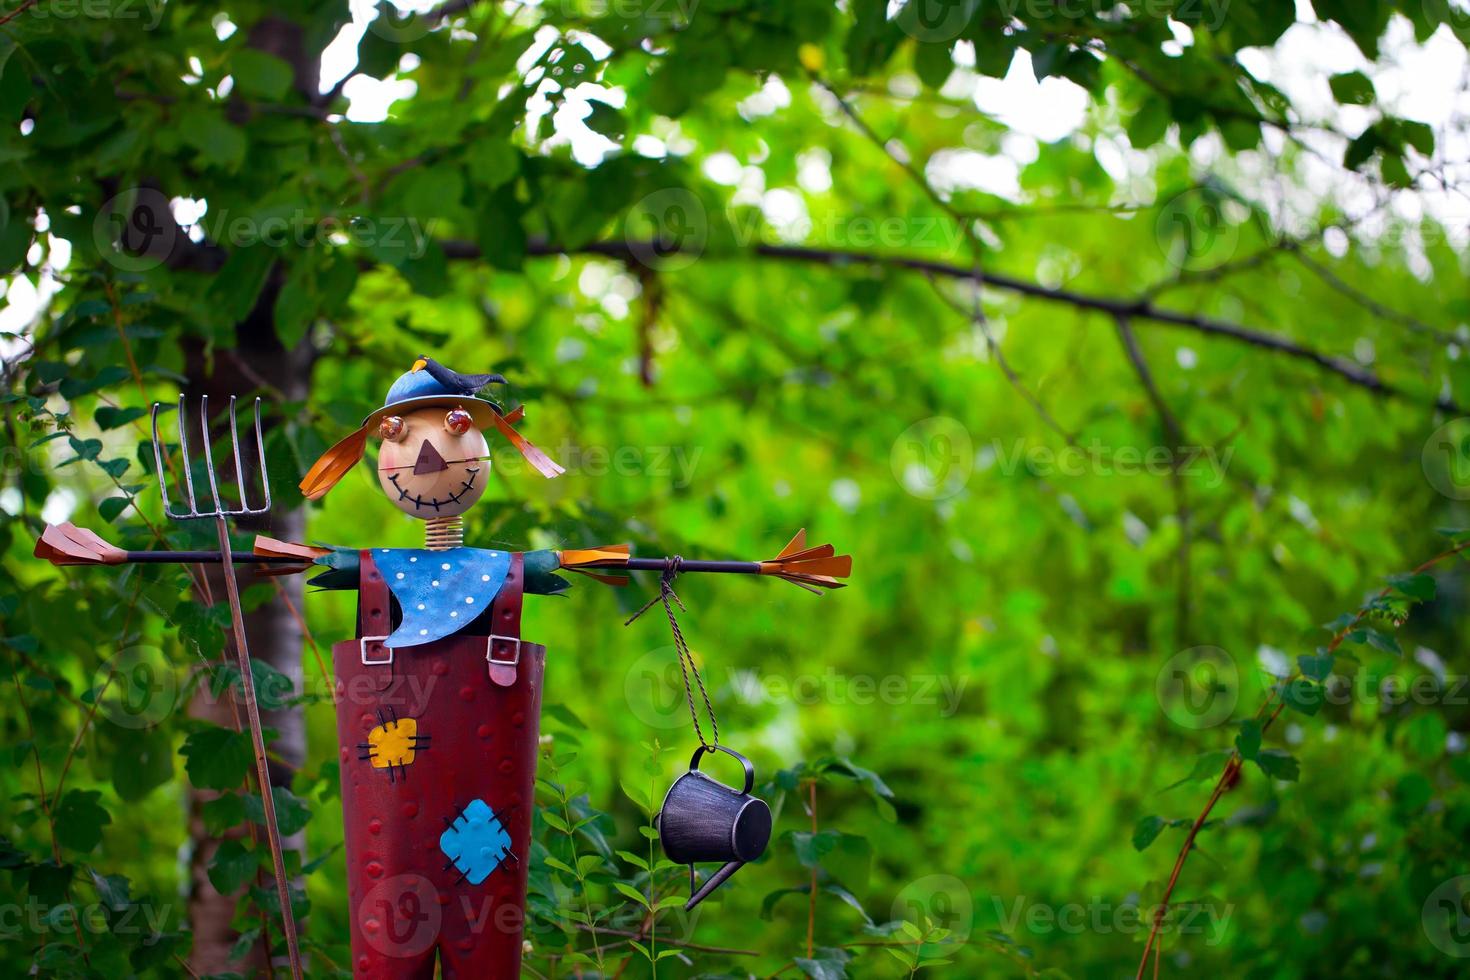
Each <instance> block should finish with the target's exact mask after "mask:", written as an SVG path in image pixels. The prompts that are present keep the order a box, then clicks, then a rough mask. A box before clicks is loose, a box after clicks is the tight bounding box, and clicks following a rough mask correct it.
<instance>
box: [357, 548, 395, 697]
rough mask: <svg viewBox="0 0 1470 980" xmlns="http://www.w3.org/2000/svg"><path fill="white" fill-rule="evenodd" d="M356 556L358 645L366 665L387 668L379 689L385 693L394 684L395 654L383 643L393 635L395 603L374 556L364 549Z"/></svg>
mask: <svg viewBox="0 0 1470 980" xmlns="http://www.w3.org/2000/svg"><path fill="white" fill-rule="evenodd" d="M357 554H358V574H359V578H358V587H357V635H358V638H359V639H358V641H357V642H358V646H359V647H360V648H361V650H362V662H363V665H364V666H368V667H386V668H387V670H386V671H383V672H382V674H383V676H382V677H380V678H378V679H379V680H380V682H381V683H380V684H379V685H378V686H379V689H380V690H386V689H387V685H389V684H391V683H392V681H393V651H392V649H391V648H389V647H388V646H386V645H384V643H383V641H384V640H385V639H387V638H388V634H390V633H392V632H393V601H392V598H391V597H390V596H389V593H388V583H387V582H385V581H383V573H382V572H380V571H378V565H377V563H376V562H374V561H373V553H372V552H371V551H368V550H366V549H364V550H363V551H359V552H358V553H357ZM373 673H374V674H377V673H379V672H378V671H374V672H373Z"/></svg>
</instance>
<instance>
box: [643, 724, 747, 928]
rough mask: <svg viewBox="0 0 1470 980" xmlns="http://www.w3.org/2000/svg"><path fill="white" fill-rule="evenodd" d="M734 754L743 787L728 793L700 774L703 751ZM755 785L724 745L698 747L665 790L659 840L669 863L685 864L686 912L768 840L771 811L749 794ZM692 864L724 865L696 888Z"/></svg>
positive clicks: (722, 787)
mask: <svg viewBox="0 0 1470 980" xmlns="http://www.w3.org/2000/svg"><path fill="white" fill-rule="evenodd" d="M717 749H718V750H719V751H721V752H724V753H726V754H727V755H731V756H734V757H735V758H737V759H739V760H740V764H741V765H742V766H744V767H745V788H744V789H740V790H737V789H733V788H731V787H729V786H726V785H725V784H724V783H722V782H720V781H719V780H716V779H714V778H712V777H710V776H707V775H705V774H704V773H702V772H700V771H699V761H700V759H701V758H702V757H703V756H704V754H705V753H707V752H709V753H712V752H714V751H715V750H717ZM754 786H755V766H753V765H751V764H750V760H749V759H747V758H746V757H745V756H743V755H741V754H740V753H739V752H736V751H735V750H734V749H731V748H727V747H726V746H723V745H701V746H700V747H699V748H697V749H695V750H694V758H692V759H690V760H689V771H688V772H686V773H685V774H684V775H682V776H680V777H679V778H678V779H676V780H674V785H672V786H670V787H669V792H668V793H667V794H666V795H665V796H664V805H663V809H662V810H661V811H660V812H659V815H658V838H659V842H660V843H661V844H663V848H664V853H665V854H666V855H668V858H669V860H670V861H674V862H676V863H678V864H687V865H689V892H690V894H689V901H688V902H687V903H685V905H684V910H685V911H686V912H687V911H689V910H690V909H692V908H694V906H696V905H698V904H699V903H700V902H702V901H704V900H705V899H706V898H708V897H709V894H710V892H712V891H714V890H715V889H716V888H718V887H720V886H721V885H723V884H724V883H725V882H726V881H728V880H729V879H730V876H731V875H733V874H734V873H735V872H737V871H739V870H740V869H741V868H742V867H744V865H745V863H746V862H747V861H754V860H755V859H756V858H758V857H760V856H761V855H762V854H764V853H765V851H766V845H767V844H768V843H770V840H771V808H770V807H768V806H766V801H765V800H761V799H757V798H756V797H754V796H751V795H750V791H751V789H752V788H754ZM696 861H724V862H725V865H724V867H722V868H720V870H718V871H716V872H715V873H714V874H712V875H710V877H709V879H708V880H707V881H705V883H704V884H703V885H701V886H700V887H699V888H698V889H697V890H696V889H695V887H694V863H695V862H696Z"/></svg>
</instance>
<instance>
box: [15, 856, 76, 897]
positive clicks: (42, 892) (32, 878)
mask: <svg viewBox="0 0 1470 980" xmlns="http://www.w3.org/2000/svg"><path fill="white" fill-rule="evenodd" d="M75 873H76V869H75V868H74V867H72V866H71V865H69V864H60V865H58V864H54V863H52V862H49V861H48V862H46V863H45V864H36V865H32V866H31V870H30V872H29V873H28V874H27V875H26V887H27V888H29V889H30V892H31V895H32V897H34V898H35V899H36V901H38V902H40V903H41V904H42V905H60V904H61V903H62V902H64V901H65V900H66V892H67V889H68V888H70V887H71V880H72V876H73V875H74V874H75Z"/></svg>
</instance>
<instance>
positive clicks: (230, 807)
mask: <svg viewBox="0 0 1470 980" xmlns="http://www.w3.org/2000/svg"><path fill="white" fill-rule="evenodd" d="M257 799H258V798H257ZM199 816H200V818H201V819H202V820H203V821H204V829H205V830H207V831H209V832H210V833H211V834H213V835H214V836H216V837H221V836H223V835H224V832H225V831H227V830H229V829H230V828H231V827H238V826H239V825H240V824H242V823H244V822H245V803H244V801H242V800H241V799H240V794H238V793H225V794H224V795H222V796H217V797H215V798H214V799H212V800H206V801H205V802H204V803H203V804H202V805H201V806H200V807H199Z"/></svg>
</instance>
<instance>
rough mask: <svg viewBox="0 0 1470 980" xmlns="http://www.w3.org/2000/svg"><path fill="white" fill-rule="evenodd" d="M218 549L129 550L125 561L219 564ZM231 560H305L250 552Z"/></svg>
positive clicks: (257, 562) (271, 562)
mask: <svg viewBox="0 0 1470 980" xmlns="http://www.w3.org/2000/svg"><path fill="white" fill-rule="evenodd" d="M219 560H220V558H219V552H218V551H129V552H128V553H127V555H126V557H125V558H124V559H123V561H124V562H127V563H131V564H134V565H162V564H167V563H169V562H176V563H178V564H181V565H199V564H204V565H218V564H219ZM230 560H231V561H232V562H234V563H235V564H236V565H301V564H305V562H304V561H303V560H302V559H300V558H292V557H290V556H289V555H255V554H251V553H250V552H248V551H246V552H242V553H239V554H235V553H234V552H231V554H230Z"/></svg>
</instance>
